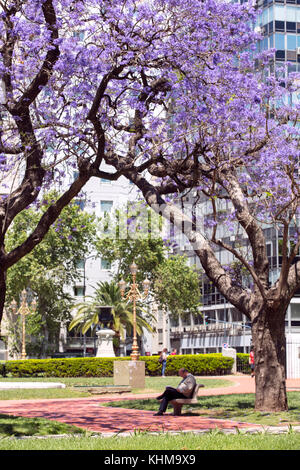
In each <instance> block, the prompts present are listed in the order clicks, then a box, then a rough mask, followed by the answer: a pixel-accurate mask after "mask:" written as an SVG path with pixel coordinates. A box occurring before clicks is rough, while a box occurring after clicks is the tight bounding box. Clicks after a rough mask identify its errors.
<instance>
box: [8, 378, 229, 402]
mask: <svg viewBox="0 0 300 470" xmlns="http://www.w3.org/2000/svg"><path fill="white" fill-rule="evenodd" d="M179 381H180V378H179V377H167V378H166V379H164V378H162V377H146V387H145V389H133V390H132V392H133V393H156V392H161V391H162V390H163V389H164V387H165V386H166V385H170V386H177V385H178V383H179ZM197 381H198V382H199V383H202V384H204V385H205V387H206V388H216V387H227V386H230V385H232V382H231V381H230V380H226V379H214V378H206V377H205V378H202V377H198V378H197ZM1 382H59V383H64V384H65V385H66V388H58V389H19V390H18V389H14V390H0V400H22V399H23V400H24V399H31V398H33V399H38V398H49V399H51V398H84V397H89V396H91V395H90V394H89V392H88V391H85V390H84V389H82V388H80V387H81V386H86V385H89V386H91V385H113V377H91V378H87V377H78V378H77V377H54V378H53V377H43V378H41V377H33V378H23V377H21V378H1V379H0V384H1ZM76 386H77V387H78V388H76ZM103 396H104V395H103Z"/></svg>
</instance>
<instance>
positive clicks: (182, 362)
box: [0, 354, 233, 377]
mask: <svg viewBox="0 0 300 470" xmlns="http://www.w3.org/2000/svg"><path fill="white" fill-rule="evenodd" d="M115 360H118V361H120V360H121V361H122V360H130V358H128V357H122V358H120V357H115V358H106V357H105V358H101V357H92V358H90V357H85V358H70V359H67V358H61V359H26V360H17V361H6V362H5V364H4V365H3V367H2V368H1V367H0V374H1V375H3V376H5V375H8V374H9V375H12V376H13V377H37V376H44V377H113V369H114V367H113V363H114V361H115ZM141 360H142V361H145V371H146V375H149V376H158V375H160V374H161V364H160V363H159V362H158V356H142V357H141ZM232 364H233V359H232V358H230V357H224V356H222V354H186V355H178V356H168V359H167V368H166V374H167V375H177V373H178V370H179V369H180V368H181V367H185V368H186V369H188V370H189V371H190V372H191V373H192V374H195V375H221V374H228V373H230V371H231V367H232Z"/></svg>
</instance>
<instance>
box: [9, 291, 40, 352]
mask: <svg viewBox="0 0 300 470" xmlns="http://www.w3.org/2000/svg"><path fill="white" fill-rule="evenodd" d="M17 306H18V305H17V302H16V301H15V300H13V301H12V303H11V307H12V311H13V313H16V314H20V315H22V353H21V359H26V343H25V336H26V324H25V318H26V315H28V314H29V313H31V311H32V312H35V311H36V300H35V299H34V300H33V301H32V302H31V305H30V307H29V305H28V302H27V292H26V290H25V289H24V290H23V291H22V293H21V306H20V308H19V309H17Z"/></svg>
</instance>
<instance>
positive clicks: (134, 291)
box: [119, 262, 150, 361]
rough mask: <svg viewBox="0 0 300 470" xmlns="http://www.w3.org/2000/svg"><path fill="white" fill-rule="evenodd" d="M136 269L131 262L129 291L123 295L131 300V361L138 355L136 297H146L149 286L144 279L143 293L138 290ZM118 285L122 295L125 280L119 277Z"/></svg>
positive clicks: (147, 280)
mask: <svg viewBox="0 0 300 470" xmlns="http://www.w3.org/2000/svg"><path fill="white" fill-rule="evenodd" d="M137 270H138V268H137V265H136V264H135V263H134V262H133V263H132V264H131V265H130V272H131V275H132V284H131V285H130V288H129V291H128V292H127V295H126V297H125V298H126V300H131V301H132V303H133V308H132V310H133V343H132V353H131V355H130V356H131V359H132V360H133V361H137V360H138V359H139V357H140V353H139V347H138V343H137V336H136V301H137V300H138V299H145V298H146V297H147V295H148V292H149V286H150V281H149V279H145V280H144V281H143V288H144V293H143V294H142V293H141V292H140V291H139V289H138V285H137V283H136V273H137ZM119 287H120V290H121V295H122V297H124V296H125V288H126V282H125V281H124V280H123V279H121V281H120V282H119Z"/></svg>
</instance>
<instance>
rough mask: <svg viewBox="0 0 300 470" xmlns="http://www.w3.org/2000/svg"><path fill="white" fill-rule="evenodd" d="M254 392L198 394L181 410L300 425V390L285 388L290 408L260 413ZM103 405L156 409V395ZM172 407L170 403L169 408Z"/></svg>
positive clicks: (251, 421)
mask: <svg viewBox="0 0 300 470" xmlns="http://www.w3.org/2000/svg"><path fill="white" fill-rule="evenodd" d="M254 400H255V396H254V394H251V393H248V394H232V395H217V396H210V397H209V396H208V397H199V399H198V403H197V404H195V405H186V406H184V407H183V409H182V413H183V414H189V415H191V416H192V415H198V416H206V417H210V418H220V419H232V420H234V421H243V422H248V423H257V424H263V425H266V426H280V425H282V426H283V425H289V424H290V425H295V426H296V425H297V426H300V392H288V403H289V411H287V412H280V413H262V412H257V411H254ZM102 406H113V407H121V408H132V409H138V410H153V411H157V409H158V402H157V400H155V399H147V400H128V401H125V400H124V401H118V402H110V403H105V404H104V403H103V404H102ZM171 410H172V408H171V407H170V411H171Z"/></svg>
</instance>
